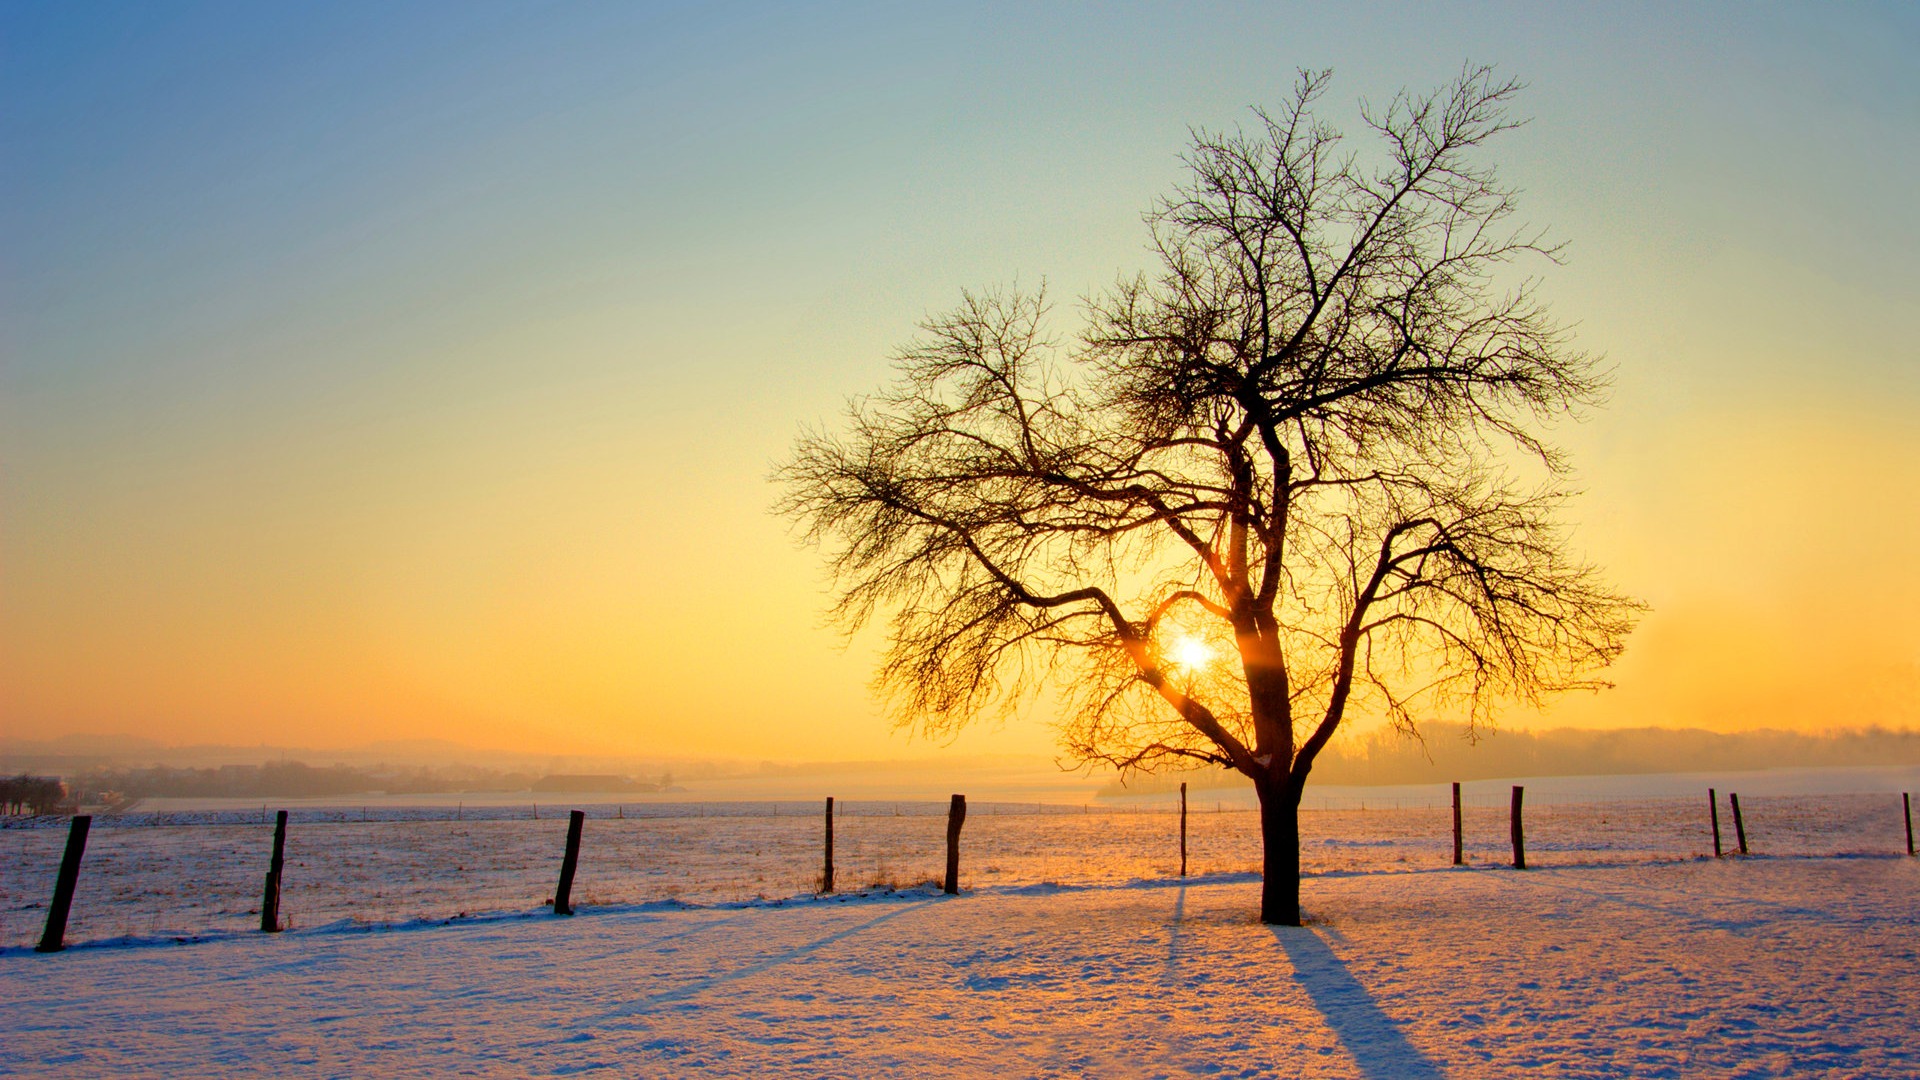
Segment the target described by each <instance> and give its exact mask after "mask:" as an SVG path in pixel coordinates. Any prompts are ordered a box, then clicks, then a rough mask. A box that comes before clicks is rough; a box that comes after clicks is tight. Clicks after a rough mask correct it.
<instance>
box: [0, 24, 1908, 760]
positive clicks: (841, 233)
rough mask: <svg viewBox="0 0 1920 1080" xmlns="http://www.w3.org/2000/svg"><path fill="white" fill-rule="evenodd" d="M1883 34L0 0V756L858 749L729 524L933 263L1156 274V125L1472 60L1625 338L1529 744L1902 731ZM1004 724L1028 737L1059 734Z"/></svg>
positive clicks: (841, 674) (1005, 270) (1063, 302)
mask: <svg viewBox="0 0 1920 1080" xmlns="http://www.w3.org/2000/svg"><path fill="white" fill-rule="evenodd" d="M1916 49H1920V15H1916V14H1915V12H1914V9H1912V8H1910V7H1903V6H1898V5H1891V4H1888V5H1856V6H1849V7H1846V8H1843V9H1825V8H1814V7H1774V6H1759V5H1701V6H1698V7H1692V8H1688V9H1686V10H1683V11H1672V10H1667V9H1666V8H1663V7H1660V6H1657V5H1651V4H1648V5H1639V6H1620V7H1611V8H1607V9H1604V10H1603V9H1593V10H1588V9H1581V8H1558V9H1544V10H1543V9H1539V8H1536V7H1532V6H1528V5H1521V4H1487V5H1475V6H1471V7H1469V6H1465V5H1462V6H1444V7H1443V6H1435V7H1431V8H1427V9H1423V10H1420V11H1416V12H1413V13H1408V12H1407V11H1404V10H1402V9H1401V8H1399V7H1396V6H1392V5H1380V6H1377V7H1376V6H1354V7H1350V8H1345V9H1343V10H1340V11H1327V10H1323V9H1322V8H1320V7H1315V6H1308V5H1297V6H1296V5H1271V6H1258V7H1246V8H1241V7H1236V6H1230V5H1217V6H1209V7H1205V8H1201V9H1198V10H1193V9H1188V10H1184V11H1175V10H1156V9H1145V8H1141V9H1136V8H1118V9H1114V10H1111V11H1108V12H1103V13H1102V14H1101V15H1100V16H1099V17H1097V18H1095V17H1093V16H1091V15H1089V14H1087V12H1086V11H1085V10H1084V9H1070V8H1066V7H1060V8H1045V9H1039V10H1033V9H1029V8H1026V7H1014V6H1011V5H1009V6H979V7H974V8H970V9H968V10H966V11H948V12H943V13H939V14H927V13H923V12H918V11H909V10H905V9H893V8H888V7H885V6H880V5H850V6H841V7H835V8H833V9H831V10H814V11H795V10H787V9H785V8H782V7H778V6H774V5H737V6H732V7H727V8H724V9H717V10H716V9H705V8H684V9H682V8H666V7H659V6H653V5H636V6H604V7H588V6H575V7H556V8H546V7H533V6H527V5H497V4H475V5H468V6H463V7H462V8H461V9H459V12H458V15H457V17H451V18H450V17H449V16H448V14H447V10H446V9H445V8H442V7H436V6H431V5H386V6H379V7H375V6H371V5H365V6H362V5H329V6H325V7H313V8H250V7H244V6H226V5H211V4H209V5H198V4H182V5H175V6H169V7H165V8H150V7H140V6H133V5H128V6H124V7H105V6H101V7H95V6H89V7H86V8H63V7H42V8H27V7H20V6H15V7H10V8H7V9H5V10H4V11H0V738H9V737H10V738H15V739H47V738H53V737H57V736H61V735H67V734H114V733H131V734H135V735H139V736H143V737H147V738H152V739H155V740H158V741H161V742H164V743H172V744H186V743H227V744H238V745H258V744H266V745H278V746H302V747H316V748H327V747H351V746H358V745H363V744H367V743H371V742H377V741H381V740H387V739H447V740H451V741H454V742H458V743H461V744H466V745H472V746H478V747H485V748H496V749H502V750H511V751H530V752H554V753H581V754H603V755H609V756H633V757H655V756H658V757H681V756H690V757H729V758H756V759H757V758H767V759H807V760H856V759H874V758H886V757H894V756H903V755H910V756H925V755H927V754H932V753H939V752H952V753H955V754H966V755H981V754H998V753H1009V754H1044V753H1049V752H1050V751H1051V748H1052V733H1051V731H1050V729H1049V728H1048V727H1047V725H1046V723H1045V717H1044V715H1040V716H1036V717H1032V718H1028V719H1025V720H1016V721H1014V722H1011V723H1008V724H1006V725H1005V726H1004V727H1002V726H998V725H994V724H986V725H983V726H981V727H979V728H976V729H974V730H971V731H969V732H967V733H964V734H963V735H961V736H960V737H959V739H958V740H957V741H956V742H955V743H954V744H953V745H952V746H951V747H942V746H939V745H929V744H927V743H926V742H925V741H922V740H909V739H908V738H907V737H906V736H904V735H903V734H900V733H898V732H895V731H894V730H893V729H892V728H891V727H890V725H889V724H888V722H887V721H886V720H885V719H884V718H883V717H882V716H881V715H880V711H879V709H878V707H877V705H876V703H875V702H874V701H873V700H872V699H871V698H870V697H869V696H868V693H867V690H866V683H867V679H868V674H869V671H870V667H871V659H872V648H871V646H872V644H873V643H872V642H871V641H869V640H856V641H854V642H853V643H852V645H851V646H850V647H844V648H843V647H842V645H841V643H840V642H839V641H838V640H837V638H836V637H835V636H834V635H833V634H832V633H831V632H830V631H828V630H826V629H824V628H823V626H822V623H821V611H822V609H823V607H824V605H825V602H826V601H825V593H824V588H823V585H824V582H823V580H822V578H821V574H820V566H819V560H818V558H817V556H816V555H815V553H813V552H810V551H807V550H803V549H800V548H798V547H796V546H795V545H794V543H793V542H792V540H791V538H790V537H789V535H788V531H787V526H786V524H785V523H784V522H782V521H780V520H778V519H776V518H774V517H772V516H771V515H770V514H768V513H767V506H768V504H769V502H770V501H771V498H772V492H771V490H770V488H769V486H768V484H767V482H766V474H767V470H768V463H769V462H770V461H771V460H773V459H774V458H776V457H778V456H779V455H780V454H782V453H783V452H784V451H785V450H786V448H787V446H788V445H789V443H790V441H791V439H792V437H793V435H794V433H795V431H796V429H797V428H798V427H799V425H801V424H803V423H810V422H816V421H820V420H823V419H827V418H830V417H832V416H833V415H834V414H835V413H836V412H837V410H838V409H839V408H840V405H841V403H842V402H843V400H844V399H845V398H846V397H847V396H848V395H851V394H858V393H863V392H866V391H868V390H871V389H873V388H874V387H876V386H877V385H879V384H880V383H881V382H882V381H883V380H884V379H885V378H886V377H887V372H888V357H889V355H890V353H891V352H892V350H893V349H894V348H895V347H897V346H898V345H899V344H901V343H902V342H903V341H905V340H906V339H907V338H908V337H910V336H911V335H912V333H913V332H914V324H915V322H916V320H918V319H919V318H920V317H922V316H923V315H925V314H926V313H928V312H931V311H936V310H940V309H943V308H945V307H947V306H949V305H950V304H951V303H952V301H953V300H954V299H955V298H956V297H957V296H958V295H959V292H960V290H961V289H963V288H976V287H982V286H989V285H993V284H995V283H1002V282H1008V281H1012V280H1014V279H1016V278H1017V279H1018V280H1020V281H1023V282H1034V281H1039V280H1042V279H1044V280H1046V281H1047V282H1048V283H1049V288H1050V291H1051V293H1052V295H1053V296H1054V297H1056V299H1057V302H1058V305H1059V306H1060V308H1061V309H1062V313H1063V314H1066V313H1068V312H1070V310H1071V308H1072V306H1073V304H1074V303H1075V302H1076V298H1078V297H1080V296H1082V295H1085V294H1088V293H1090V292H1093V291H1095V290H1097V289H1099V288H1101V287H1102V286H1104V285H1107V284H1109V283H1110V282H1112V281H1113V280H1114V279H1115V277H1116V276H1118V275H1121V274H1127V273H1131V272H1132V271H1134V270H1136V269H1139V268H1141V267H1144V266H1145V265H1146V257H1145V253H1144V251H1143V250H1142V245H1143V243H1144V240H1145V231H1144V229H1143V227H1142V226H1141V223H1140V214H1141V212H1142V211H1143V210H1145V209H1146V208H1147V206H1148V204H1149V203H1150V201H1151V200H1152V199H1153V198H1154V197H1156V196H1158V195H1160V194H1162V193H1164V192H1166V191H1167V190H1168V189H1169V187H1170V185H1171V184H1172V182H1173V181H1174V179H1175V178H1176V177H1177V176H1178V173H1179V162H1178V154H1179V152H1180V151H1181V150H1182V149H1183V147H1184V145H1185V143H1186V141H1187V137H1188V129H1189V127H1190V126H1205V127H1210V128H1219V127H1223V126H1229V125H1232V124H1234V123H1237V122H1240V121H1242V120H1244V119H1246V118H1247V115H1248V114H1247V112H1246V109H1247V107H1248V106H1250V105H1256V104H1267V103H1272V102H1274V101H1276V100H1277V99H1278V98H1279V97H1280V96H1281V95H1283V94H1284V93H1285V92H1286V90H1287V87H1288V86H1289V84H1290V83H1291V80H1292V78H1293V73H1294V70H1295V69H1296V68H1297V67H1301V66H1308V67H1328V66H1330V67H1333V68H1334V69H1335V71H1336V77H1335V83H1334V89H1333V92H1332V93H1331V94H1330V95H1329V99H1328V100H1329V101H1330V102H1331V103H1334V104H1335V105H1336V106H1350V104H1351V102H1352V101H1353V100H1354V99H1355V98H1356V97H1360V96H1367V97H1371V98H1374V99H1376V100H1379V99H1384V98H1386V97H1388V96H1390V95H1391V94H1392V93H1393V92H1394V91H1395V90H1397V89H1399V88H1400V87H1402V86H1410V87H1424V86H1430V85H1434V84H1437V83H1438V82H1440V81H1443V80H1444V79H1445V78H1447V77H1448V76H1449V75H1451V74H1453V73H1455V72H1457V71H1458V70H1459V68H1460V66H1461V64H1462V62H1463V61H1465V60H1469V59H1471V60H1473V61H1476V62H1482V61H1484V62H1491V63H1495V64H1498V65H1499V66H1500V69H1501V71H1502V72H1504V73H1509V74H1512V75H1515V76H1518V77H1520V78H1522V79H1523V80H1525V81H1526V82H1528V83H1529V84H1530V88H1529V90H1528V91H1527V92H1526V94H1525V95H1524V96H1523V97H1522V98H1521V100H1520V103H1519V110H1520V111H1521V112H1522V113H1523V114H1526V115H1530V116H1531V117H1532V118H1533V120H1532V123H1531V124H1529V125H1528V126H1527V127H1525V128H1523V129H1522V130H1521V131H1519V132H1517V133H1515V134H1514V135H1513V136H1512V137H1510V138H1508V139H1506V140H1505V142H1504V143H1503V144H1502V145H1500V146H1499V147H1498V148H1497V150H1496V152H1495V157H1496V158H1497V159H1498V160H1499V162H1500V164H1501V167H1502V170H1503V175H1505V176H1506V177H1508V178H1510V179H1512V180H1513V181H1515V182H1516V183H1518V184H1519V186H1521V187H1522V188H1523V189H1524V195H1523V199H1522V207H1521V210H1522V216H1523V217H1524V218H1525V219H1526V220H1528V221H1531V222H1533V223H1535V224H1538V225H1542V226H1545V227H1547V228H1548V229H1549V230H1550V231H1551V234H1552V235H1553V236H1555V237H1558V238H1561V239H1564V240H1566V241H1568V243H1569V247H1568V250H1567V254H1566V257H1567V260H1568V261H1567V265H1565V266H1563V267H1559V268H1554V269H1552V270H1550V271H1549V272H1548V273H1547V274H1546V275H1545V279H1544V288H1543V295H1544V296H1545V297H1546V298H1547V299H1548V300H1549V301H1550V302H1551V303H1552V305H1553V307H1554V311H1555V314H1556V315H1557V316H1558V317H1559V318H1560V319H1561V320H1563V321H1565V322H1568V323H1570V324H1572V325H1573V326H1574V328H1575V332H1576V334H1577V341H1578V343H1579V345H1580V346H1581V347H1582V348H1585V349H1588V350H1591V351H1594V352H1597V353H1601V354H1604V355H1605V356H1606V357H1607V358H1608V360H1609V362H1610V363H1611V364H1612V365H1613V366H1614V367H1615V368H1616V369H1617V383H1616V388H1615V392H1614V394H1613V399H1612V403H1611V405H1610V406H1609V407H1608V408H1607V409H1606V410H1604V411H1602V412H1600V413H1598V414H1596V415H1594V416H1593V417H1592V418H1590V419H1589V420H1588V421H1587V422H1586V423H1585V424H1583V425H1581V426H1579V427H1577V428H1574V429H1572V430H1567V431H1563V432H1559V433H1557V437H1558V439H1559V441H1560V442H1561V443H1562V444H1563V445H1565V446H1566V447H1567V448H1568V449H1569V451H1570V452H1571V453H1572V455H1573V458H1574V461H1575V462H1576V465H1577V466H1578V468H1579V469H1580V471H1581V474H1582V477H1583V479H1584V483H1585V487H1586V490H1587V494H1586V495H1585V496H1584V497H1583V499H1582V500H1581V501H1580V502H1579V503H1578V504H1577V505H1576V506H1575V507H1574V508H1573V511H1572V512H1571V513H1570V515H1569V517H1570V518H1571V519H1572V520H1574V521H1575V522H1576V523H1577V527H1578V533H1577V544H1578V546H1580V547H1582V548H1584V549H1585V550H1586V551H1587V552H1588V553H1589V554H1590V555H1591V556H1592V557H1593V558H1594V559H1595V560H1596V561H1598V562H1599V563H1600V564H1602V565H1603V566H1605V567H1606V568H1607V570H1608V572H1609V575H1610V578H1611V580H1612V581H1613V582H1614V583H1616V584H1617V585H1618V586H1619V587H1621V588H1622V589H1624V590H1625V591H1627V592H1629V593H1632V594H1634V595H1636V596H1638V597H1640V598H1642V599H1644V600H1646V601H1648V602H1649V603H1650V604H1651V606H1652V607H1651V611H1650V613H1649V614H1648V615H1647V617H1646V618H1645V619H1644V620H1643V622H1642V624H1641V626H1640V629H1639V630H1638V631H1637V632H1636V633H1635V635H1634V636H1633V638H1632V639H1631V641H1630V643H1629V647H1628V650H1627V653H1626V656H1625V658H1624V659H1623V660H1622V662H1621V663H1620V664H1619V665H1617V667H1616V668H1615V670H1614V672H1613V677H1614V679H1615V680H1616V682H1617V683H1618V687H1617V689H1615V690H1613V691H1611V692H1608V693H1605V694H1602V695H1598V696H1582V697H1572V698H1568V699H1565V700H1563V701H1561V702H1558V703H1556V704H1555V705H1554V706H1552V707H1551V708H1550V709H1549V710H1548V711H1547V712H1546V713H1545V714H1543V715H1538V716H1532V715H1523V714H1513V713H1509V714H1508V716H1507V718H1506V723H1507V724H1508V725H1509V726H1513V727H1552V726H1575V727H1602V728H1605V727H1639V726H1648V725H1657V726H1667V727H1699V728H1707V729H1711V730H1716V731H1740V730H1746V729H1751V728H1780V729H1792V730H1803V731H1808V730H1824V729H1828V728H1834V727H1851V726H1866V725H1882V726H1887V727H1894V728H1912V727H1920V704H1916V702H1920V561H1916V560H1915V559H1913V558H1912V554H1911V553H1912V551H1913V549H1914V547H1915V545H1916V542H1920V498H1916V497H1915V496H1916V495H1917V494H1920V420H1917V419H1916V418H1920V345H1916V344H1915V341H1914V339H1913V337H1912V335H1911V334H1909V333H1907V332H1906V326H1905V324H1906V321H1907V318H1908V314H1907V309H1908V308H1909V307H1910V306H1911V304H1912V298H1913V297H1914V296H1916V295H1920V271H1916V268H1915V264H1914V261H1913V258H1912V253H1913V252H1914V251H1915V250H1920V205H1916V204H1915V202H1914V200H1913V199H1912V197H1911V187H1912V182H1913V177H1914V176H1916V175H1920V160H1916V159H1917V158H1920V76H1916V74H1915V73H1914V70H1913V65H1912V63H1911V57H1912V56H1913V55H1914V54H1915V52H1916ZM1042 711H1044V710H1042Z"/></svg>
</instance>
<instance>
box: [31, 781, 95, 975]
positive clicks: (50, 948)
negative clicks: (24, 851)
mask: <svg viewBox="0 0 1920 1080" xmlns="http://www.w3.org/2000/svg"><path fill="white" fill-rule="evenodd" d="M92 827H93V818H92V817H91V816H90V815H87V814H76V815H74V819H73V825H72V826H71V827H69V828H68V829H67V852H66V854H64V855H62V856H60V876H59V877H57V878H55V879H54V881H53V903H52V904H51V905H49V906H48V908H47V929H46V932H45V933H43V934H41V935H40V944H38V945H35V946H34V947H33V951H35V952H59V951H60V950H61V949H64V948H66V947H67V912H69V911H71V910H72V909H73V887H74V885H75V884H76V883H78V882H79V880H80V856H82V855H85V854H86V853H87V830H88V829H89V828H92Z"/></svg>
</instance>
